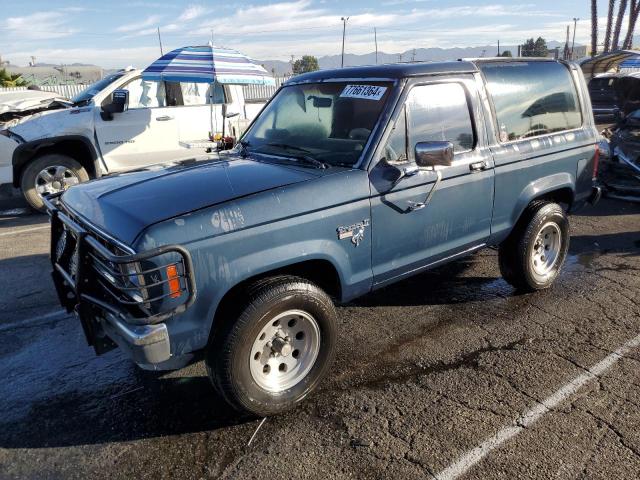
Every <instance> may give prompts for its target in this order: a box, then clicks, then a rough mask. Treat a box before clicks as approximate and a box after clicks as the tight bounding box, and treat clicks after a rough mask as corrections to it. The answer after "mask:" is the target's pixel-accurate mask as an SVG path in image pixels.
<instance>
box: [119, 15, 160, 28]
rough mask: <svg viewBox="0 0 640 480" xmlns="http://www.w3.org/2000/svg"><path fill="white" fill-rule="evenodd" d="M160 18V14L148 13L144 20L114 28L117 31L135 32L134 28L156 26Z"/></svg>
mask: <svg viewBox="0 0 640 480" xmlns="http://www.w3.org/2000/svg"><path fill="white" fill-rule="evenodd" d="M161 19H162V15H150V16H149V17H147V18H146V19H145V20H142V21H139V22H133V23H127V24H125V25H121V26H119V27H118V28H116V31H118V32H135V31H136V30H143V29H145V28H147V27H151V26H156V25H158V23H159V22H160V20H161Z"/></svg>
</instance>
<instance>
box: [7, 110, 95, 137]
mask: <svg viewBox="0 0 640 480" xmlns="http://www.w3.org/2000/svg"><path fill="white" fill-rule="evenodd" d="M5 127H6V128H8V129H9V130H10V131H11V132H12V133H15V134H16V135H19V136H20V137H22V138H23V139H24V140H25V141H27V142H29V141H32V140H39V139H41V138H51V137H58V136H64V135H84V136H87V138H91V137H92V136H93V107H91V106H86V107H72V108H64V109H62V110H47V111H44V112H39V113H36V114H33V115H28V116H26V117H23V118H20V119H16V120H13V121H10V122H8V123H7V124H5Z"/></svg>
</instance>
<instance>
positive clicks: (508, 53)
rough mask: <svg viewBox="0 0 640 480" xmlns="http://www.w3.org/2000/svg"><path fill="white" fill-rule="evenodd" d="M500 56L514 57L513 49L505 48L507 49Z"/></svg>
mask: <svg viewBox="0 0 640 480" xmlns="http://www.w3.org/2000/svg"><path fill="white" fill-rule="evenodd" d="M499 56H500V57H508V58H511V57H513V55H511V50H505V51H504V52H502V53H501V54H500V55H499Z"/></svg>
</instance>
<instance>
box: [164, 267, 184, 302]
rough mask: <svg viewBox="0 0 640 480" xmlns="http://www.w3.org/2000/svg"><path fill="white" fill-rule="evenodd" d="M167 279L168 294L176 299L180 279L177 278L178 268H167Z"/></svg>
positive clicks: (178, 293)
mask: <svg viewBox="0 0 640 480" xmlns="http://www.w3.org/2000/svg"><path fill="white" fill-rule="evenodd" d="M167 279H168V280H169V293H170V294H171V298H178V297H179V296H180V294H181V292H180V277H179V276H178V268H177V267H176V266H175V265H169V266H168V267H167Z"/></svg>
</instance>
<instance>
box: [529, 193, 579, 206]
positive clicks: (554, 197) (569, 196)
mask: <svg viewBox="0 0 640 480" xmlns="http://www.w3.org/2000/svg"><path fill="white" fill-rule="evenodd" d="M536 200H543V201H547V202H554V203H559V204H561V205H566V208H565V210H568V209H570V208H571V205H572V204H573V190H571V189H570V188H569V187H565V188H560V189H558V190H553V191H552V192H547V193H545V194H543V195H540V196H539V197H536V198H534V199H533V200H532V202H534V201H536Z"/></svg>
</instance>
